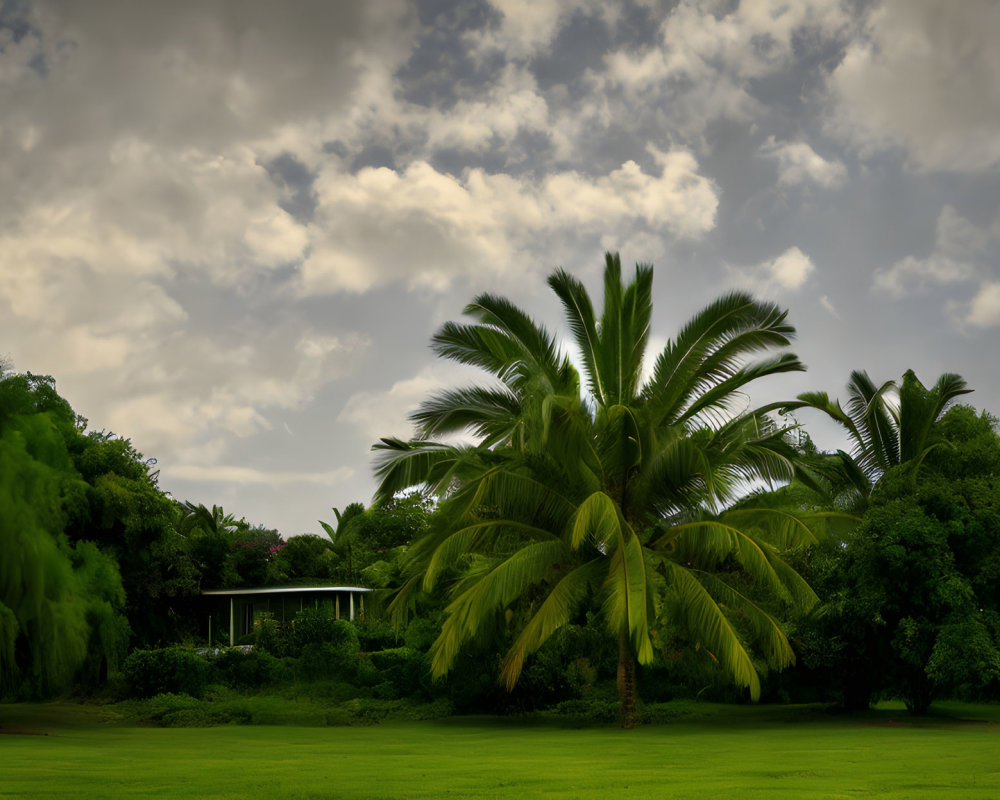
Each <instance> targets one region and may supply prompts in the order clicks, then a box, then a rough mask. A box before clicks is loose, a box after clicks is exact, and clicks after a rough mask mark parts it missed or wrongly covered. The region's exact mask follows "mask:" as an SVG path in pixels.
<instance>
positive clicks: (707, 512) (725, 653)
mask: <svg viewBox="0 0 1000 800" xmlns="http://www.w3.org/2000/svg"><path fill="white" fill-rule="evenodd" d="M652 279H653V271H652V268H651V267H649V266H637V267H636V271H635V276H634V278H633V279H632V280H631V282H629V283H627V284H623V283H622V277H621V263H620V261H619V258H618V256H617V255H611V254H608V255H607V258H606V268H605V272H604V307H603V310H602V312H601V314H600V316H598V315H597V313H596V312H595V310H594V307H593V303H592V302H591V299H590V297H589V295H588V293H587V292H586V290H585V289H584V287H583V285H582V284H581V283H580V282H579V281H578V280H577V279H575V278H573V277H572V276H571V275H569V274H568V273H566V272H564V271H562V270H559V271H556V272H555V273H554V274H553V275H552V276H551V277H550V278H549V285H550V287H551V288H552V289H553V291H554V292H555V293H556V295H557V296H558V298H559V300H560V302H561V304H562V306H563V310H564V312H565V316H566V321H567V326H568V329H569V332H570V335H571V338H572V342H573V344H574V345H575V347H576V351H577V353H578V355H579V361H580V364H581V366H582V373H583V378H584V385H585V390H584V391H581V380H580V375H579V373H578V372H577V370H576V369H575V368H574V366H573V365H572V364H571V362H570V360H569V358H568V357H567V356H566V355H565V354H564V353H562V352H561V351H560V348H559V347H558V345H557V342H556V339H555V338H554V337H553V336H552V335H551V334H550V333H549V332H548V331H547V330H546V329H545V328H544V327H542V326H540V325H538V324H536V323H535V322H534V321H532V320H531V319H530V317H529V316H528V315H527V314H525V313H524V312H523V311H521V310H520V309H519V308H517V307H516V306H515V305H513V304H512V303H511V302H510V301H508V300H506V299H505V298H502V297H497V296H495V295H481V296H479V297H477V298H476V299H475V300H474V301H473V302H472V303H471V304H470V305H468V306H467V307H466V309H465V313H466V314H467V315H469V316H470V317H472V318H473V320H474V322H473V323H472V324H460V323H454V322H449V323H447V324H445V325H444V326H443V327H442V328H441V329H440V330H439V331H438V333H437V334H436V335H435V337H434V339H433V345H432V346H433V348H434V350H435V351H436V352H437V353H438V354H439V355H441V356H444V357H446V358H449V359H452V360H455V361H458V362H460V363H462V364H467V365H473V366H477V367H480V368H482V369H483V370H485V371H486V372H487V373H489V374H490V375H491V376H492V380H491V381H490V383H488V384H486V385H481V386H471V387H465V388H458V389H451V390H446V391H442V392H440V393H438V394H436V395H434V396H432V397H430V398H429V399H428V400H426V401H425V402H424V403H423V404H422V405H421V406H420V408H419V409H418V410H417V411H416V412H415V413H414V415H413V417H412V419H413V421H414V422H415V424H416V437H415V438H414V439H412V440H411V441H408V442H404V441H401V440H399V439H383V440H382V441H381V442H380V443H379V444H377V445H376V446H375V449H376V450H377V451H378V454H379V455H378V461H377V468H376V471H377V475H378V477H379V479H380V481H381V483H380V486H379V489H378V497H379V498H380V499H385V498H388V497H391V496H392V495H393V494H394V493H395V492H397V491H400V490H402V489H405V488H409V487H413V486H423V487H424V489H425V490H427V491H430V492H433V493H436V494H437V495H438V496H439V498H440V505H439V511H438V513H437V514H436V515H435V518H434V521H433V523H432V528H431V530H430V532H429V533H428V534H427V535H425V536H424V537H423V538H422V539H420V540H418V541H417V542H416V543H415V544H414V545H413V546H412V548H411V550H410V561H409V567H408V573H407V574H408V580H407V582H406V583H405V585H404V586H403V587H402V589H401V590H400V592H399V593H398V595H397V596H396V598H395V600H394V601H393V603H392V605H391V606H390V608H391V610H392V611H393V612H394V613H396V614H399V615H402V614H405V612H406V610H407V609H408V608H409V607H410V604H411V602H412V600H413V597H414V595H415V594H416V593H418V592H419V591H421V590H423V591H430V590H433V589H434V587H435V585H437V583H438V582H439V581H440V580H442V579H444V578H446V577H448V578H451V579H454V582H453V584H452V586H451V588H450V591H451V597H452V600H451V602H450V604H449V605H448V607H447V616H446V619H445V622H444V624H443V627H442V630H441V633H440V635H439V636H438V638H437V640H436V642H435V643H434V646H433V648H432V655H433V657H432V671H433V673H434V674H435V675H436V676H439V675H443V674H445V673H446V672H447V671H448V670H449V669H450V668H451V666H452V665H453V663H454V660H455V658H456V655H457V654H458V653H459V651H460V649H461V648H462V647H463V645H465V644H466V643H467V642H469V641H470V640H471V639H473V638H474V637H476V635H477V633H478V632H480V631H481V630H482V629H483V628H484V627H488V626H489V625H490V624H492V623H493V622H494V621H496V620H498V619H500V620H509V624H511V625H512V626H514V627H515V629H516V630H517V636H516V638H515V640H514V643H513V646H512V647H511V648H510V649H509V651H508V652H507V654H506V656H505V658H504V661H503V664H502V669H501V679H502V680H503V682H505V683H506V685H507V686H508V688H510V687H512V686H513V685H514V683H515V682H516V681H517V679H518V676H519V675H520V672H521V669H522V666H523V664H524V661H525V658H526V657H527V655H528V654H530V653H531V652H533V651H534V650H536V649H537V648H538V647H540V646H541V645H542V643H544V642H545V641H546V639H547V638H548V637H549V636H550V635H551V634H552V633H553V632H554V631H556V630H557V629H558V628H559V627H560V626H562V625H564V624H566V623H568V622H569V621H571V620H572V619H573V617H574V614H575V613H576V612H577V611H578V610H579V608H580V607H581V605H582V604H583V603H584V602H586V601H587V600H588V599H594V598H598V599H599V600H600V603H601V609H602V611H603V616H604V618H605V621H606V623H607V626H608V631H609V634H610V635H611V636H613V637H614V638H615V639H616V640H617V642H618V645H619V668H618V685H619V693H620V698H621V706H622V720H623V723H624V724H626V725H631V724H634V723H635V721H636V707H635V665H636V660H638V662H639V663H643V664H647V663H649V662H650V661H652V660H653V657H654V647H653V642H652V640H651V635H650V630H651V627H653V626H654V623H655V620H656V619H657V618H664V617H670V618H671V620H672V621H673V622H675V623H679V624H682V625H684V626H686V628H687V630H688V631H689V632H690V634H691V635H692V636H693V637H694V639H695V641H696V642H697V643H698V644H699V645H700V646H701V647H704V648H705V649H707V650H708V651H709V652H710V653H711V654H712V655H713V657H714V658H715V659H716V660H717V661H718V663H719V664H720V665H721V666H722V667H723V668H724V669H725V670H727V672H728V673H729V675H730V676H731V677H732V679H733V680H734V681H735V682H736V683H737V684H739V685H742V686H745V687H748V688H749V690H750V693H751V696H752V697H753V698H754V699H756V698H757V697H758V696H759V692H760V681H759V677H758V672H757V662H756V661H755V659H758V660H759V661H761V662H766V663H767V664H770V665H772V666H775V667H778V668H781V667H784V666H786V665H788V664H790V663H792V662H793V660H794V654H793V652H792V649H791V647H790V646H789V643H788V641H787V639H786V638H785V636H784V634H783V633H782V631H781V628H780V626H779V625H778V623H777V622H776V621H775V619H774V618H773V617H772V616H771V615H770V614H769V613H767V612H766V611H765V610H764V609H763V608H762V607H761V606H760V605H759V604H758V603H756V602H754V601H753V600H751V598H749V597H748V596H746V593H745V592H743V591H740V590H738V589H737V588H736V587H735V586H734V585H733V584H732V583H730V582H727V580H726V579H725V578H724V577H723V576H722V575H721V574H719V572H718V569H717V568H718V567H719V566H720V565H721V564H722V563H723V562H726V563H727V564H729V565H732V564H737V565H739V566H740V567H742V568H743V569H744V570H745V571H746V572H747V573H749V575H750V576H751V577H752V579H754V580H755V581H756V583H757V585H758V586H759V587H760V589H761V590H766V591H767V592H769V593H770V595H771V596H772V597H775V598H780V599H781V600H784V601H786V602H788V603H791V604H795V605H798V606H800V607H803V608H805V607H810V606H811V605H812V604H813V603H814V602H815V599H816V598H815V595H814V594H813V593H812V591H811V590H810V589H809V587H808V586H807V585H806V584H805V582H804V581H803V580H802V579H801V578H800V577H799V576H798V575H797V574H796V573H795V571H794V570H792V569H791V568H790V567H789V566H788V565H787V564H786V563H785V562H784V561H783V560H782V559H781V557H780V553H779V548H778V546H776V545H777V544H779V543H780V544H785V545H787V544H798V543H802V542H804V541H814V540H815V537H816V535H817V532H816V528H817V525H815V524H812V523H813V522H815V520H812V521H811V520H808V519H805V518H803V517H797V516H795V515H793V514H788V513H782V514H778V513H777V512H773V513H771V514H770V517H771V519H770V520H769V523H770V524H767V525H765V524H763V521H764V520H765V517H766V516H767V515H768V512H760V513H757V512H753V511H749V510H742V511H739V512H729V513H727V512H726V511H725V509H726V507H727V506H728V505H729V504H730V503H731V502H732V501H733V500H734V499H735V498H737V497H738V496H739V495H740V494H741V493H743V492H745V490H746V488H747V487H748V486H750V485H752V484H754V483H755V482H759V481H766V482H771V481H776V480H777V481H784V480H788V479H790V478H791V477H792V476H793V475H794V474H795V472H796V463H795V451H794V449H793V448H792V447H791V446H790V445H789V443H788V442H787V441H786V430H785V429H783V428H780V427H778V426H777V425H776V424H775V423H774V422H773V421H772V420H771V418H770V417H769V416H768V413H767V411H768V409H766V408H765V409H756V410H744V411H740V410H739V409H740V408H741V407H743V406H745V405H746V398H745V395H744V394H743V390H744V389H745V387H746V386H747V385H748V384H749V383H751V382H753V381H755V380H758V379H760V378H763V377H766V376H768V375H774V374H778V373H784V372H790V371H795V370H802V369H803V366H802V364H801V363H800V362H799V360H798V359H797V358H796V357H795V356H794V355H792V354H790V353H787V352H780V353H778V354H770V355H766V354H768V353H770V352H771V351H773V350H775V349H776V348H782V347H784V346H786V345H788V344H789V343H790V340H791V338H792V337H793V335H794V329H793V328H792V327H791V325H789V324H788V323H787V322H786V312H785V311H783V310H782V309H780V308H778V307H777V306H775V305H773V304H770V303H763V302H759V301H757V300H755V299H753V298H752V297H750V296H749V295H747V294H743V293H732V294H728V295H725V296H724V297H721V298H719V299H718V300H716V301H715V302H714V303H712V304H711V305H709V306H708V307H706V308H705V309H704V310H702V311H701V312H700V313H698V314H697V315H696V316H695V317H694V318H693V319H692V320H691V321H690V322H689V323H688V324H687V325H686V326H685V327H684V328H683V329H682V330H681V332H680V333H679V334H678V336H677V338H676V339H675V340H673V341H671V342H669V343H668V344H667V346H666V347H665V348H664V349H663V351H662V352H661V353H659V355H658V356H657V358H656V360H655V363H654V365H653V369H652V373H651V375H650V376H649V377H648V379H646V380H645V381H643V380H642V377H643V363H644V357H645V354H646V349H647V344H648V341H649V326H650V321H651V317H652ZM755 354H765V357H763V358H762V359H760V360H757V361H751V360H750V357H751V356H753V355H755ZM454 434H465V435H466V436H468V435H470V434H471V436H472V437H474V439H475V442H474V443H472V444H462V443H455V442H454V436H453V435H454ZM449 437H450V438H451V441H441V439H442V438H445V439H448V438H449ZM775 520H777V522H778V524H774V522H775ZM751 642H752V644H751Z"/></svg>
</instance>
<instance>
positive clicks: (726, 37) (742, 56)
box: [595, 0, 848, 134]
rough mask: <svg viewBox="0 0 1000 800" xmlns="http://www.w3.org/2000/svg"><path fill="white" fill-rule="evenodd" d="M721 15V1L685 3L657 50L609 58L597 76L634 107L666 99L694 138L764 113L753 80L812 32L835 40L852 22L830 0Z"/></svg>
mask: <svg viewBox="0 0 1000 800" xmlns="http://www.w3.org/2000/svg"><path fill="white" fill-rule="evenodd" d="M720 11H721V10H720V6H719V4H713V3H704V2H699V1H698V0H681V2H680V3H679V4H678V5H677V6H676V7H675V8H674V9H673V10H671V12H670V13H669V14H668V15H667V17H666V18H665V19H664V20H663V22H662V23H661V25H660V28H659V31H658V36H657V38H658V42H657V43H656V45H655V46H652V47H648V48H645V49H642V50H638V51H637V50H636V49H635V48H634V47H626V48H622V49H619V50H617V51H615V52H613V53H610V54H609V55H607V56H606V58H605V63H606V72H605V73H604V74H603V75H600V76H595V79H596V80H597V81H598V82H599V83H603V84H606V85H608V86H611V87H618V88H619V89H620V90H623V91H624V92H625V93H626V96H627V97H628V98H629V101H630V104H631V105H634V104H635V103H636V102H642V101H648V100H649V99H650V98H651V97H653V96H658V95H660V96H665V97H669V98H670V99H671V106H670V116H671V118H672V119H675V120H677V124H678V125H679V126H680V127H681V128H682V129H683V130H685V131H686V132H687V133H689V134H692V133H694V134H696V133H700V132H701V131H702V130H703V129H704V127H705V125H706V124H707V123H708V122H709V121H710V120H712V119H718V118H730V119H739V120H749V119H750V118H751V117H752V116H753V115H754V114H755V113H756V112H757V111H758V110H759V109H760V104H759V103H758V101H757V100H756V99H755V98H754V97H753V95H752V93H751V90H750V81H752V80H754V79H760V78H763V77H766V76H768V75H772V74H775V73H777V72H778V71H780V70H781V69H783V68H784V67H786V66H787V65H788V64H789V63H791V62H792V61H793V59H794V56H795V47H796V44H797V43H801V41H802V40H803V39H804V38H805V37H806V35H807V34H813V35H816V36H821V37H824V38H828V39H835V38H836V37H838V36H840V35H841V33H842V32H843V31H844V30H845V28H846V26H847V22H848V17H847V15H846V14H845V12H844V9H843V8H842V7H841V4H840V3H831V2H827V0H804V1H802V2H796V3H787V2H783V0H760V1H759V2H741V3H738V4H737V5H736V6H735V8H733V9H732V10H731V11H729V12H728V13H725V12H721V13H720Z"/></svg>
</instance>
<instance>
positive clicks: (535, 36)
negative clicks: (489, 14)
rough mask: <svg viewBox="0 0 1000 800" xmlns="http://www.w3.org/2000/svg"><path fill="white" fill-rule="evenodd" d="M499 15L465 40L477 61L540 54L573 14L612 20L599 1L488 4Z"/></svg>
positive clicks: (501, 1) (536, 0)
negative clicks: (495, 20) (495, 54)
mask: <svg viewBox="0 0 1000 800" xmlns="http://www.w3.org/2000/svg"><path fill="white" fill-rule="evenodd" d="M490 5H491V6H492V7H493V8H494V9H496V11H497V12H499V15H500V18H499V20H498V21H497V23H496V24H494V25H490V26H488V27H486V28H484V29H481V30H477V31H475V32H472V33H470V34H469V35H468V36H467V40H468V42H469V44H470V49H471V51H472V53H473V54H475V55H476V56H478V57H479V58H485V57H487V56H488V55H489V54H490V53H502V54H503V55H504V56H505V57H507V58H514V59H527V58H530V57H532V56H534V55H537V54H538V53H539V52H541V51H542V50H544V49H545V48H546V47H547V46H548V45H550V44H551V43H552V41H553V39H555V37H556V35H557V34H558V33H559V31H560V30H561V29H562V28H563V27H564V26H565V25H566V23H567V22H569V20H570V19H571V18H572V17H573V16H574V15H575V14H586V15H588V16H602V17H605V18H612V17H614V16H615V11H614V9H613V8H612V7H610V6H611V5H612V4H608V3H604V2H602V1H601V0H490Z"/></svg>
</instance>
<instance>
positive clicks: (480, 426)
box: [410, 386, 522, 447]
mask: <svg viewBox="0 0 1000 800" xmlns="http://www.w3.org/2000/svg"><path fill="white" fill-rule="evenodd" d="M521 411H522V403H521V400H520V399H519V398H518V397H517V395H515V394H514V393H513V392H511V391H510V390H509V389H507V388H505V387H504V388H501V387H497V388H485V387H481V386H468V387H465V388H461V389H446V390H444V391H440V392H437V393H435V394H433V395H431V396H430V397H429V398H428V399H427V400H424V401H423V402H422V403H421V404H420V407H419V408H418V409H417V410H416V411H415V412H413V413H412V414H411V415H410V420H411V421H412V422H413V423H414V424H415V425H416V436H417V438H418V439H428V438H430V437H433V436H447V435H449V434H454V433H463V432H470V433H472V434H473V435H475V436H476V437H478V438H479V440H480V444H482V445H484V446H486V447H490V446H493V445H495V444H498V443H500V442H502V441H505V440H507V439H509V438H510V436H511V435H512V432H513V430H514V428H515V426H516V425H517V422H518V418H519V417H520V415H521Z"/></svg>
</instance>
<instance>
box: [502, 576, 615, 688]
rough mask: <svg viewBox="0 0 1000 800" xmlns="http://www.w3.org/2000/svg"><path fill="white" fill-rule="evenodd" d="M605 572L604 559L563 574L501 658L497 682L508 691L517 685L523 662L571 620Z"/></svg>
mask: <svg viewBox="0 0 1000 800" xmlns="http://www.w3.org/2000/svg"><path fill="white" fill-rule="evenodd" d="M606 569H607V565H606V564H605V563H604V559H602V558H595V559H593V560H592V561H588V562H587V563H586V564H582V565H581V566H579V567H577V568H576V569H574V570H573V571H572V572H569V573H567V574H566V575H565V576H563V578H562V579H561V580H560V581H559V582H558V583H557V584H556V585H555V586H553V587H552V590H551V591H550V592H549V594H548V596H547V597H546V598H545V600H544V601H543V602H542V604H541V605H540V606H539V607H538V610H537V611H535V613H534V614H532V616H531V619H530V620H528V622H527V624H526V625H525V626H524V629H523V630H522V631H521V633H520V635H519V636H518V637H517V639H516V640H515V641H514V644H513V646H512V647H511V648H510V650H509V651H507V655H506V656H505V657H504V660H503V664H502V665H501V667H500V680H501V681H502V682H503V684H504V685H505V686H506V687H507V689H508V690H510V689H513V688H514V685H515V684H516V683H517V679H518V678H519V677H520V675H521V670H522V668H523V667H524V659H525V658H526V657H527V656H528V655H529V654H530V653H533V652H535V651H536V650H537V649H538V648H539V647H541V646H542V645H543V644H545V642H546V640H547V639H548V638H549V637H550V636H551V635H552V634H553V633H555V632H556V631H557V630H559V628H561V627H562V626H563V625H565V624H566V623H568V622H569V621H570V620H571V619H572V617H573V613H574V612H575V610H576V609H577V608H578V607H579V605H580V603H581V602H582V601H583V600H584V599H585V598H586V597H587V595H588V594H589V593H590V592H592V591H593V587H594V586H595V585H596V584H597V583H599V581H600V579H601V578H602V576H603V575H604V573H605V571H606Z"/></svg>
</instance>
